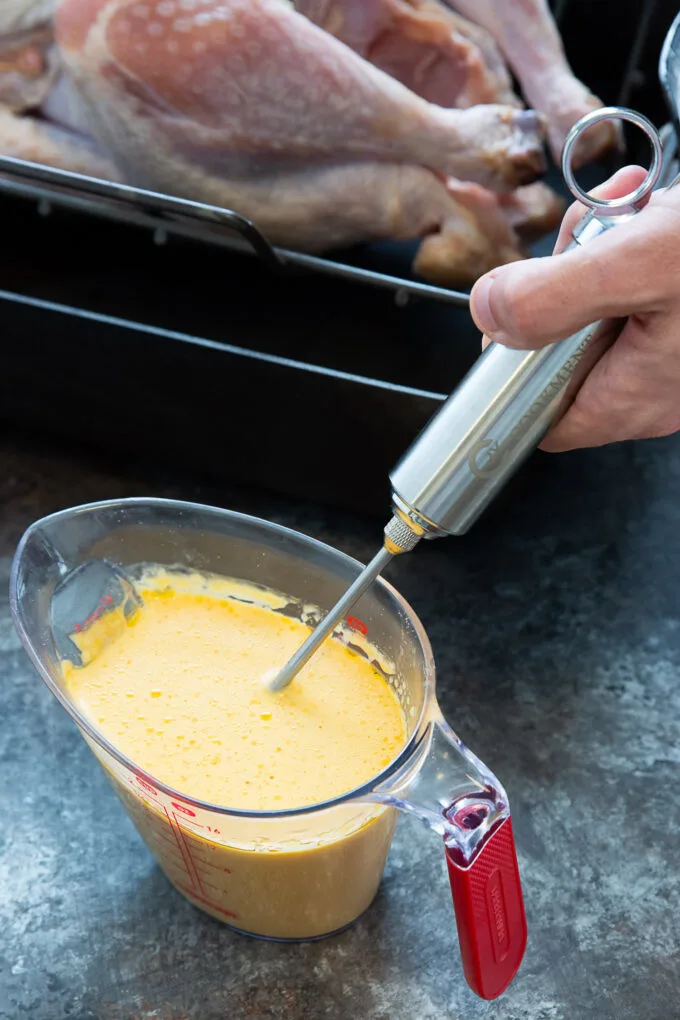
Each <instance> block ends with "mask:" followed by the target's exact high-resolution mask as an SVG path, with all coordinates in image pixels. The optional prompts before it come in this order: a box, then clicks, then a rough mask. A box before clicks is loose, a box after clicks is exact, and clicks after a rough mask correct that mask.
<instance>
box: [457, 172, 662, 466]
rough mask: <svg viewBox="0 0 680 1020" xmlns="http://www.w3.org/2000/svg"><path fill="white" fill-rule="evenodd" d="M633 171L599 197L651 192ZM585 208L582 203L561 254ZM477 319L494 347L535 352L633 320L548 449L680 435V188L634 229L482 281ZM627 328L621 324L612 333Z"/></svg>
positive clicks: (565, 228)
mask: <svg viewBox="0 0 680 1020" xmlns="http://www.w3.org/2000/svg"><path fill="white" fill-rule="evenodd" d="M644 175H645V171H644V170H643V169H642V168H641V167H632V166H631V167H624V169H622V170H620V171H619V172H618V173H617V174H615V175H614V176H613V177H612V178H611V179H610V180H609V181H607V183H606V184H604V185H602V187H600V188H598V189H597V190H596V191H595V194H596V195H597V196H598V197H603V198H616V197H618V196H620V195H625V194H627V193H629V192H630V191H632V190H633V189H634V188H635V187H637V185H638V184H640V183H641V181H642V179H643V177H644ZM584 212H585V208H584V206H583V205H581V204H580V203H578V202H577V203H574V205H572V206H571V208H570V209H569V210H568V212H567V214H566V215H565V217H564V220H563V223H562V227H561V230H560V235H559V238H558V240H557V243H556V245H555V251H556V252H559V251H562V249H563V248H564V247H565V245H566V244H567V243H568V241H569V239H570V234H571V230H572V229H573V227H574V226H575V224H576V223H577V221H578V220H579V219H580V217H581V216H582V215H583V214H584ZM471 312H472V316H473V318H474V320H475V322H476V324H477V326H478V327H479V329H481V330H482V332H483V333H485V334H486V337H487V338H490V339H491V340H495V341H497V342H499V343H503V344H506V345H508V346H509V347H516V348H526V349H534V348H539V347H543V346H545V345H546V344H548V343H552V342H553V341H555V340H563V339H565V338H566V337H568V336H570V335H571V334H572V333H575V332H576V331H577V330H579V329H582V328H583V327H584V326H587V325H588V324H589V323H591V322H595V321H597V320H599V319H612V320H616V319H619V320H620V319H622V318H627V320H628V321H627V322H626V323H625V325H624V327H623V330H622V332H621V334H620V336H619V337H618V339H616V340H615V341H614V343H613V345H612V346H611V347H610V348H609V349H608V350H606V351H605V353H604V355H603V356H602V358H601V359H600V360H599V361H598V362H597V363H596V364H595V366H594V367H593V368H592V370H591V371H590V373H589V374H588V376H587V377H586V379H585V381H584V382H583V385H582V386H581V388H580V390H579V391H578V392H577V394H576V396H575V399H574V401H573V403H572V404H571V406H570V407H569V409H568V411H567V412H566V414H565V416H564V417H563V418H562V419H561V421H559V422H558V423H557V424H556V426H555V427H554V428H553V429H552V430H551V432H550V433H549V434H548V435H547V436H546V438H545V439H544V441H543V443H542V444H541V448H542V449H544V450H549V451H551V452H557V451H562V450H571V449H576V448H578V447H588V446H602V445H604V444H605V443H613V442H619V441H621V440H624V439H646V438H651V437H654V436H665V435H669V434H670V433H672V432H676V431H678V430H680V187H678V188H674V189H670V190H669V189H664V190H663V191H659V192H656V193H655V194H654V195H653V197H652V199H651V200H650V202H649V203H648V204H647V206H646V208H645V209H644V210H643V211H642V212H641V213H639V214H638V215H637V216H635V217H634V218H633V219H632V220H630V221H629V222H628V223H625V224H622V225H621V226H619V227H616V228H615V229H614V230H610V231H608V232H607V233H606V234H603V235H601V236H600V237H598V238H597V239H596V240H594V241H593V242H591V243H590V244H589V245H587V246H586V247H584V248H580V249H576V250H574V251H570V252H567V253H566V254H564V255H559V257H557V258H551V257H548V258H540V259H530V260H528V261H526V262H516V263H513V264H511V265H506V266H500V267H499V268H498V269H494V270H492V271H491V272H490V273H487V274H486V276H483V277H481V279H480V280H478V281H477V283H476V284H475V286H474V288H473V290H472V296H471ZM619 328H620V322H619V323H617V322H616V321H612V323H611V327H610V329H611V331H613V332H615V331H616V330H618V329H619Z"/></svg>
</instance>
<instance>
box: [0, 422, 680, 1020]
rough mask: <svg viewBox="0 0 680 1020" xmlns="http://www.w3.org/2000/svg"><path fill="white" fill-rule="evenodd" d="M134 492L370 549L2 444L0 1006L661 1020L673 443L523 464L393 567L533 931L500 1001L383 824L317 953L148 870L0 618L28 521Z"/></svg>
mask: <svg viewBox="0 0 680 1020" xmlns="http://www.w3.org/2000/svg"><path fill="white" fill-rule="evenodd" d="M133 494H135V495H143V494H149V495H150V494H158V495H171V496H177V497H184V498H190V499H201V500H203V501H205V502H215V503H221V504H222V505H226V506H230V507H233V508H235V509H239V510H244V511H247V512H251V513H255V514H258V515H260V516H264V517H269V518H271V519H274V520H276V521H280V522H283V523H285V524H288V525H292V526H293V527H296V528H299V529H300V530H301V531H305V532H308V533H310V534H313V535H315V536H317V537H319V538H321V539H323V540H325V541H327V542H330V543H332V544H335V545H337V546H339V547H340V548H342V549H344V550H346V551H348V552H350V553H352V554H354V555H356V556H357V557H358V558H360V559H365V558H367V557H368V556H369V555H370V554H371V553H372V552H373V551H374V549H375V547H376V543H377V541H378V537H379V522H373V521H365V520H364V521H361V520H357V519H353V518H351V517H348V516H343V515H340V514H337V513H334V512H333V511H323V510H320V509H318V508H314V507H310V506H299V505H298V506H296V505H294V504H292V503H290V502H284V501H282V500H280V499H278V498H276V497H272V496H270V495H267V494H263V493H257V492H243V491H240V490H232V489H230V488H229V487H228V486H222V487H219V486H216V485H215V484H211V485H200V484H198V483H196V482H195V481H193V482H192V481H190V480H187V479H185V478H179V477H178V478H173V479H169V478H167V477H165V478H164V477H158V476H156V477H154V475H153V473H152V472H150V471H144V470H142V469H141V468H140V467H137V466H134V465H130V464H120V463H118V464H106V465H103V464H101V463H98V462H95V461H93V460H92V459H86V458H78V457H76V456H67V455H65V454H62V453H59V452H57V453H55V452H54V451H47V450H44V449H40V448H36V447H35V446H29V445H27V444H26V443H19V442H18V441H17V440H13V441H12V440H10V438H9V437H8V436H6V435H5V436H4V437H3V436H0V582H1V589H0V591H1V594H0V666H1V668H2V682H1V685H0V779H1V783H0V1017H1V1018H2V1020H23V1018H29V1020H65V1018H67V1017H68V1018H71V1020H95V1018H96V1020H119V1018H121V1020H123V1018H124V1020H128V1018H140V1020H141V1018H144V1020H151V1018H154V1020H222V1018H229V1020H231V1018H234V1020H237V1018H238V1020H240V1018H253V1020H265V1018H267V1020H269V1018H271V1020H279V1018H291V1020H321V1018H327V1020H345V1018H347V1020H350V1018H352V1020H353V1018H360V1020H440V1018H444V1017H452V1018H457V1020H478V1018H493V1020H501V1018H502V1020H582V1018H586V1017H593V1018H597V1020H642V1018H644V1020H672V1018H674V1017H680V791H679V789H678V763H679V760H680V442H679V441H678V440H665V441H661V442H657V443H650V444H640V445H638V446H635V447H618V448H611V449H607V450H602V451H594V452H590V453H582V454H576V455H568V456H563V457H559V458H548V457H541V458H539V460H538V461H537V462H536V463H535V465H534V466H533V467H532V468H531V469H530V471H529V476H528V478H527V479H526V484H525V485H524V486H523V487H521V488H520V490H519V491H518V493H517V495H516V497H515V499H514V501H513V502H512V503H511V504H510V505H509V506H508V507H507V509H506V511H505V513H504V515H499V514H496V516H495V517H494V518H489V519H488V520H487V521H485V522H482V523H481V524H479V525H478V526H477V528H475V529H474V531H473V532H472V533H471V534H470V535H469V536H468V537H467V538H465V539H459V540H454V539H449V540H448V541H444V542H440V543H434V544H432V545H429V546H426V547H423V548H421V549H420V550H418V551H417V552H416V553H414V554H413V555H412V556H411V557H404V558H403V559H402V560H401V561H400V562H397V563H396V564H394V566H393V567H392V569H391V571H390V573H389V577H390V578H391V579H392V580H393V581H394V582H395V583H396V584H397V586H398V587H399V588H400V589H401V590H402V592H403V593H404V594H405V595H406V597H407V598H408V599H409V600H410V601H411V602H412V604H413V605H414V607H415V608H416V610H417V612H418V613H419V614H420V616H421V618H422V619H423V622H424V623H425V625H426V627H427V629H428V631H429V634H430V637H431V639H432V643H433V645H434V650H435V654H436V657H437V661H438V665H439V692H440V700H441V703H442V707H443V709H444V712H445V713H446V715H447V716H448V718H449V719H450V721H451V722H452V723H453V725H454V727H455V728H456V729H457V730H458V731H459V733H460V734H461V736H463V737H464V738H465V739H466V740H467V741H468V743H470V744H471V746H472V747H473V748H474V749H475V750H476V751H477V752H478V753H479V754H480V756H481V757H482V758H484V759H485V760H486V761H487V762H488V764H489V765H490V766H491V767H492V768H493V769H494V770H495V771H496V772H497V773H498V775H499V776H500V777H501V779H502V780H503V781H504V783H505V785H506V787H507V789H508V792H509V794H510V797H511V802H512V805H513V810H514V817H515V831H516V836H517V840H518V844H519V853H520V865H521V868H522V873H523V878H524V883H525V893H526V900H527V911H528V916H529V924H530V943H529V949H528V952H527V956H526V960H525V963H524V965H523V967H522V969H521V972H520V974H519V976H518V978H517V980H516V982H515V984H514V985H513V986H512V988H511V989H510V990H509V991H508V992H507V993H506V995H505V996H504V997H502V998H501V999H500V1000H498V1001H496V1002H495V1003H483V1002H481V1001H480V1000H478V999H477V998H475V996H474V995H472V993H471V992H470V991H469V990H468V989H467V987H466V985H465V983H464V981H463V978H462V975H461V968H460V961H459V956H458V950H457V947H456V938H455V931H454V922H453V915H452V908H451V903H450V899H449V893H448V890H447V885H446V878H445V869H444V858H443V853H442V850H441V846H440V845H438V841H437V838H436V837H435V836H433V835H430V834H428V833H427V832H425V831H424V830H421V829H420V828H418V827H417V826H416V824H415V823H413V822H411V821H408V820H404V821H402V822H401V823H400V825H399V827H398V831H397V837H396V839H395V843H394V848H393V851H392V854H391V856H390V860H389V864H388V868H387V873H386V876H385V881H384V884H383V887H382V889H381V892H380V894H379V896H378V899H377V900H376V902H375V904H374V905H373V907H372V908H371V909H370V911H369V912H368V913H367V914H366V916H365V917H364V918H363V919H361V921H360V922H359V923H358V924H357V925H356V926H355V927H354V928H353V929H351V930H350V931H348V932H346V933H344V934H343V935H340V936H338V937H336V938H333V939H331V940H329V941H326V942H320V943H315V944H308V945H277V944H268V943H264V942H257V941H252V940H249V939H246V938H244V937H242V936H239V935H236V934H234V933H231V932H229V931H228V930H227V929H225V928H223V927H221V926H220V924H219V923H217V922H215V921H212V920H211V919H209V918H208V917H206V916H203V915H202V914H201V913H199V912H198V911H196V910H195V909H193V908H192V907H190V906H189V904H188V903H186V902H185V901H184V900H183V899H182V898H181V897H180V896H179V895H178V894H176V893H175V892H174V891H173V890H172V889H171V888H170V887H169V886H168V884H167V882H166V880H165V879H164V878H163V876H162V874H161V873H160V872H159V870H158V868H157V867H156V866H155V865H154V863H153V861H152V859H151V858H150V856H149V854H148V852H147V851H146V849H145V848H144V846H143V845H142V843H141V840H140V839H139V838H138V837H137V835H136V833H135V831H134V829H133V827H132V825H131V823H130V822H129V821H128V820H127V818H126V816H125V815H124V813H123V809H122V808H121V806H120V805H119V803H118V801H117V800H116V799H115V797H114V795H113V794H112V792H111V791H110V788H109V786H108V784H107V783H106V781H105V779H104V777H103V775H102V773H101V772H100V771H99V769H98V767H97V766H96V764H95V762H94V760H93V758H92V757H91V755H90V752H89V751H88V750H87V748H86V746H85V745H84V743H83V742H82V741H81V739H80V737H79V736H78V734H77V732H76V731H75V729H74V727H73V725H72V724H71V722H70V721H69V719H68V718H67V716H66V714H65V713H64V712H63V711H62V710H61V709H60V708H59V706H58V705H57V704H56V702H55V701H54V700H53V698H52V696H51V695H50V694H49V693H48V691H47V690H46V689H45V688H44V687H43V686H42V684H41V683H40V682H39V681H38V679H37V678H36V677H35V676H34V674H33V672H32V669H31V667H30V666H29V663H28V661H27V658H26V656H25V654H24V653H23V651H22V649H21V647H20V644H19V641H18V639H17V638H16V636H15V635H14V633H13V631H12V627H11V624H10V618H9V610H8V605H7V596H6V589H7V579H8V574H9V565H10V556H11V554H12V552H13V549H14V546H15V544H16V542H17V540H18V539H19V537H20V534H21V532H22V530H23V528H24V527H25V526H26V525H27V524H29V523H30V522H31V521H32V520H33V519H35V518H36V517H39V516H41V515H43V514H44V513H47V512H50V511H52V510H56V509H58V508H61V507H64V506H68V505H71V504H74V503H79V502H83V501H86V500H90V499H99V498H106V497H110V496H119V495H133Z"/></svg>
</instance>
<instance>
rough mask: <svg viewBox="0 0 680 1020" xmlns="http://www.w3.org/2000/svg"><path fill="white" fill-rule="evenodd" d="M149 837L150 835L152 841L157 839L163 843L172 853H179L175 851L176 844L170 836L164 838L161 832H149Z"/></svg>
mask: <svg viewBox="0 0 680 1020" xmlns="http://www.w3.org/2000/svg"><path fill="white" fill-rule="evenodd" d="M150 835H151V838H152V839H158V840H160V841H161V842H162V843H165V845H166V846H168V847H170V849H171V850H172V851H173V852H174V853H179V852H180V851H179V850H178V849H177V842H176V841H175V840H174V839H173V837H172V836H164V835H163V833H162V832H151V833H150ZM182 860H184V858H182Z"/></svg>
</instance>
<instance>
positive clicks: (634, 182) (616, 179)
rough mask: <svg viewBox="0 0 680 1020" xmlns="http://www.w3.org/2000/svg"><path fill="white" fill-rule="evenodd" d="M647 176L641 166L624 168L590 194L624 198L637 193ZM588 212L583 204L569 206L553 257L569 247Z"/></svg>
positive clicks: (596, 196) (574, 203)
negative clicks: (573, 232)
mask: <svg viewBox="0 0 680 1020" xmlns="http://www.w3.org/2000/svg"><path fill="white" fill-rule="evenodd" d="M646 176H647V171H646V170H645V169H644V168H643V167H641V166H624V167H621V169H620V170H617V171H616V173H615V174H614V175H613V176H612V177H610V178H609V180H608V181H605V182H604V184H600V185H599V186H598V187H597V188H593V190H592V191H589V192H588V194H589V195H592V196H593V198H622V197H623V196H624V195H628V194H630V192H631V191H635V189H636V188H637V186H638V185H639V184H642V182H643V180H644V179H645V177H646ZM586 212H587V209H586V206H585V205H584V204H583V202H573V203H572V204H571V205H570V206H569V208H568V209H567V211H566V213H565V214H564V219H563V220H562V225H561V227H560V232H559V234H558V235H557V241H556V242H555V248H554V250H553V255H557V254H559V252H561V251H563V250H564V249H565V248H566V247H567V245H568V244H569V241H570V240H571V232H572V230H573V229H574V227H575V226H576V224H577V223H578V221H579V220H580V219H581V217H582V216H584V215H585V213H586Z"/></svg>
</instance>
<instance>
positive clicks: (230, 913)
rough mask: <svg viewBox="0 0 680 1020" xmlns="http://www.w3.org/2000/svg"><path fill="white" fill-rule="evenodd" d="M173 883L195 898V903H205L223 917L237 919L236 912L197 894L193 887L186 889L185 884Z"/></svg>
mask: <svg viewBox="0 0 680 1020" xmlns="http://www.w3.org/2000/svg"><path fill="white" fill-rule="evenodd" d="M175 884H176V886H177V888H178V889H181V890H182V892H185V893H188V894H189V896H191V898H192V899H194V900H196V902H197V903H205V905H206V907H212V909H213V910H217V911H218V913H220V914H224V915H225V917H231V918H233V920H234V921H238V914H235V913H234V912H233V910H226V909H225V908H224V907H218V906H217V904H216V903H212V902H211V901H210V900H207V899H206V898H205V897H204V896H197V895H196V893H195V892H194V891H193V889H187V888H186V886H183V885H181V884H180V883H179V882H176V883H175Z"/></svg>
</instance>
